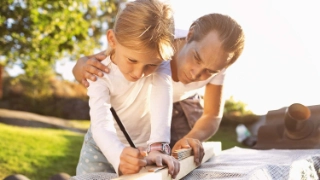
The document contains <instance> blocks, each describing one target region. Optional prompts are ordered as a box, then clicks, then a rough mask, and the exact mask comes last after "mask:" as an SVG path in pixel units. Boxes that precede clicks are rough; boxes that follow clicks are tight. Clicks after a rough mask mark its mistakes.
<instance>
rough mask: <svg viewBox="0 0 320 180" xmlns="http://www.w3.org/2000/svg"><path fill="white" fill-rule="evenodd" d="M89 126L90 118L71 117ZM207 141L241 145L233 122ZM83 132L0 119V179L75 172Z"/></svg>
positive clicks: (224, 145)
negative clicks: (23, 125)
mask: <svg viewBox="0 0 320 180" xmlns="http://www.w3.org/2000/svg"><path fill="white" fill-rule="evenodd" d="M72 123H73V124H74V127H78V128H83V129H85V128H88V126H89V121H76V120H74V121H72ZM210 141H221V142H222V149H223V150H225V149H229V148H232V147H234V146H238V147H244V146H243V145H241V144H240V143H238V142H237V140H236V132H235V126H220V128H219V130H218V132H217V133H216V135H214V136H213V137H212V138H211V139H210ZM82 142H83V135H81V134H77V133H73V132H70V131H65V130H56V129H40V128H25V127H16V126H10V125H6V124H2V123H0V179H3V178H4V177H6V176H8V175H11V174H23V175H25V176H27V177H28V178H29V179H32V180H44V179H49V177H51V176H52V175H54V174H57V173H60V172H65V173H68V174H69V175H71V176H73V175H75V171H76V165H77V163H78V158H79V153H80V149H81V146H82Z"/></svg>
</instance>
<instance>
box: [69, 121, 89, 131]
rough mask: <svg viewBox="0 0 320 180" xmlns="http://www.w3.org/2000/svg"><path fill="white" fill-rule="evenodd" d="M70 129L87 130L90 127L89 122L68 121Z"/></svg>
mask: <svg viewBox="0 0 320 180" xmlns="http://www.w3.org/2000/svg"><path fill="white" fill-rule="evenodd" d="M68 123H69V125H70V126H71V127H74V128H78V129H84V130H87V129H88V128H89V127H90V120H68Z"/></svg>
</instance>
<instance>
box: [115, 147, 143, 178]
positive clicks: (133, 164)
mask: <svg viewBox="0 0 320 180" xmlns="http://www.w3.org/2000/svg"><path fill="white" fill-rule="evenodd" d="M146 165H147V160H146V159H145V153H144V152H142V151H140V150H139V149H135V148H132V147H125V148H124V149H123V151H122V153H121V155H120V164H119V171H118V172H119V175H125V174H135V173H138V172H139V171H140V170H141V168H142V167H145V166H146Z"/></svg>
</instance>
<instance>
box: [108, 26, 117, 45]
mask: <svg viewBox="0 0 320 180" xmlns="http://www.w3.org/2000/svg"><path fill="white" fill-rule="evenodd" d="M107 40H108V45H109V46H110V47H111V48H112V49H115V47H116V44H117V39H116V36H115V34H114V32H113V30H112V29H109V30H108V31H107Z"/></svg>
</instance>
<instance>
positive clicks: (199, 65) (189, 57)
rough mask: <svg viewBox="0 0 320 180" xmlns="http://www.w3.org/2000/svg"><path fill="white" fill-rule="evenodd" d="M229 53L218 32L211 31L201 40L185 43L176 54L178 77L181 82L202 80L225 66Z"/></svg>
mask: <svg viewBox="0 0 320 180" xmlns="http://www.w3.org/2000/svg"><path fill="white" fill-rule="evenodd" d="M230 56H231V53H227V52H225V51H224V50H223V47H222V42H221V41H220V40H219V36H218V33H217V32H216V31H211V32H210V33H208V34H207V35H206V36H205V37H204V38H203V39H202V40H201V41H199V42H196V41H192V42H190V43H186V44H185V45H184V47H183V48H182V49H181V50H180V52H179V54H178V56H177V73H178V79H179V81H180V82H182V83H183V84H188V83H191V82H195V81H203V80H206V79H208V78H209V77H211V76H212V75H214V74H217V73H218V72H219V71H221V70H222V69H223V68H225V67H226V66H227V60H228V58H229V57H230Z"/></svg>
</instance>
